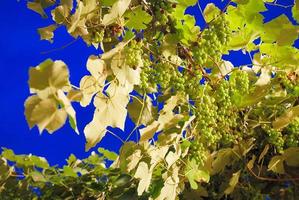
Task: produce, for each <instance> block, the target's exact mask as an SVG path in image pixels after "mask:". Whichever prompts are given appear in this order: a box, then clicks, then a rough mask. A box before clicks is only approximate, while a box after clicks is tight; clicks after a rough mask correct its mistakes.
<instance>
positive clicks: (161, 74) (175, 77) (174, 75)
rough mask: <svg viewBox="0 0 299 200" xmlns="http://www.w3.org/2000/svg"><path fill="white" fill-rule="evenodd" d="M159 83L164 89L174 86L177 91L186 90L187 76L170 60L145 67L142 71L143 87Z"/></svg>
mask: <svg viewBox="0 0 299 200" xmlns="http://www.w3.org/2000/svg"><path fill="white" fill-rule="evenodd" d="M149 85H151V86H153V85H159V86H160V87H161V88H162V89H163V90H164V89H167V88H172V89H174V90H175V91H184V89H185V78H184V76H183V74H182V73H181V72H180V71H179V70H178V68H177V67H176V66H173V65H172V64H171V63H169V62H158V63H156V64H154V65H152V66H149V67H144V68H143V70H142V72H141V87H142V88H146V86H149Z"/></svg>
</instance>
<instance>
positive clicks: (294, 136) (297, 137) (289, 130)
mask: <svg viewBox="0 0 299 200" xmlns="http://www.w3.org/2000/svg"><path fill="white" fill-rule="evenodd" d="M284 133H285V135H284V140H285V143H286V145H287V146H288V147H297V146H298V145H299V118H297V119H295V120H294V122H292V123H290V124H289V125H288V126H287V127H286V128H285V130H284Z"/></svg>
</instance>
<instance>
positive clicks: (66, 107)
mask: <svg viewBox="0 0 299 200" xmlns="http://www.w3.org/2000/svg"><path fill="white" fill-rule="evenodd" d="M57 94H58V98H59V100H60V101H61V102H62V104H63V109H64V110H65V111H66V113H67V114H68V116H69V122H70V125H71V127H72V128H73V129H74V130H75V131H76V133H77V134H79V130H78V127H77V120H76V111H75V110H74V108H73V106H72V104H71V102H70V100H69V99H68V98H67V97H66V96H65V94H64V92H63V91H62V90H58V92H57Z"/></svg>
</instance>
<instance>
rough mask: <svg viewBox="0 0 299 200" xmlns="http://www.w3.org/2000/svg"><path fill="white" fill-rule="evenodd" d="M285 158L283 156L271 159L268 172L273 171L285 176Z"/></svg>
mask: <svg viewBox="0 0 299 200" xmlns="http://www.w3.org/2000/svg"><path fill="white" fill-rule="evenodd" d="M283 161H284V157H283V156H274V157H272V158H271V160H270V162H269V164H268V170H271V171H273V172H275V173H279V174H284V173H285V170H284V166H283Z"/></svg>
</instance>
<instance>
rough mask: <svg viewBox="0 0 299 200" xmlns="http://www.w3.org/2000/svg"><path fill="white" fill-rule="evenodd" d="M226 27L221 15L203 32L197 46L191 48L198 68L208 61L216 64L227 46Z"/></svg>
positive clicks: (228, 33) (228, 36)
mask: <svg viewBox="0 0 299 200" xmlns="http://www.w3.org/2000/svg"><path fill="white" fill-rule="evenodd" d="M228 27H229V26H228V22H227V20H226V19H225V17H224V15H221V16H220V17H218V18H217V19H215V20H214V21H212V22H211V24H209V26H208V28H206V29H204V30H203V32H202V37H201V39H200V41H199V42H198V45H197V46H196V47H194V48H193V57H194V59H195V60H196V62H197V63H198V64H199V65H200V66H202V65H204V64H205V63H207V61H208V60H209V59H210V60H213V61H216V62H218V61H219V60H220V58H221V56H222V51H223V47H225V46H226V45H227V44H228V42H229V39H230V30H229V28H228Z"/></svg>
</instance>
